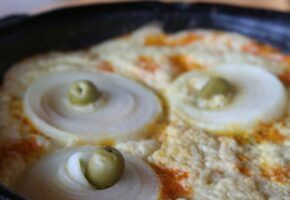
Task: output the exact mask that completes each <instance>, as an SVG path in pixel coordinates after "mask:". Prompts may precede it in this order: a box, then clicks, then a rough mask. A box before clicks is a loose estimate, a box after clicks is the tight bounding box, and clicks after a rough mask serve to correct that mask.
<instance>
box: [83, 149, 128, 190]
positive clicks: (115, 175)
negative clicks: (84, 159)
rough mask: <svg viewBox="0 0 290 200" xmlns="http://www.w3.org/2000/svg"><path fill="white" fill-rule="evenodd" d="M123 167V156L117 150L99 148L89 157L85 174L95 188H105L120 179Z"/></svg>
mask: <svg viewBox="0 0 290 200" xmlns="http://www.w3.org/2000/svg"><path fill="white" fill-rule="evenodd" d="M124 168H125V162H124V158H123V156H122V154H121V153H120V152H119V151H118V150H116V149H114V148H111V147H105V148H99V149H98V150H97V151H96V152H95V153H94V154H93V155H92V157H91V158H90V159H89V161H88V164H87V168H86V173H85V175H86V177H87V179H88V181H89V182H90V183H91V184H92V185H94V186H95V187H96V188H97V189H106V188H108V187H111V186H113V185H114V184H115V183H117V182H118V181H119V180H120V178H121V176H122V174H123V171H124Z"/></svg>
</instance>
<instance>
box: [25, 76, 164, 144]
mask: <svg viewBox="0 0 290 200" xmlns="http://www.w3.org/2000/svg"><path fill="white" fill-rule="evenodd" d="M76 80H89V81H91V82H92V83H93V84H95V85H96V87H97V88H99V90H100V91H101V92H102V93H103V98H101V99H100V100H98V101H96V102H95V103H94V104H90V105H88V106H74V105H71V104H70V103H69V101H68V99H67V92H68V90H69V86H70V84H71V83H72V82H73V81H76ZM24 107H25V112H26V114H27V116H28V117H29V119H30V120H31V121H32V122H33V123H34V125H35V126H36V127H38V129H40V130H41V131H42V132H43V133H44V134H46V135H48V136H49V137H51V138H54V139H56V140H58V141H60V142H62V143H64V144H66V145H71V144H73V143H75V142H77V141H78V140H80V141H84V142H98V141H100V140H102V139H115V140H119V141H120V140H121V141H122V140H126V139H139V138H142V137H143V136H144V134H145V133H146V131H144V130H145V129H146V127H147V126H149V125H150V124H152V123H153V122H154V121H155V120H156V119H157V117H158V116H159V115H160V113H161V110H162V109H161V104H160V101H159V100H158V98H157V97H156V96H155V94H154V93H153V92H151V91H150V90H148V89H146V88H145V87H143V86H142V85H140V84H137V83H136V82H134V81H132V80H129V79H126V78H124V77H121V76H118V75H112V74H104V73H85V72H82V73H80V72H79V73H77V72H70V73H65V74H64V73H58V74H52V75H48V76H44V77H41V78H40V79H39V80H37V81H36V82H34V83H33V84H32V85H31V86H30V87H29V88H28V90H27V91H26V94H25V99H24Z"/></svg>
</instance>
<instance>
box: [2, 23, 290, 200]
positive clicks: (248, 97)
mask: <svg viewBox="0 0 290 200" xmlns="http://www.w3.org/2000/svg"><path fill="white" fill-rule="evenodd" d="M289 69H290V57H289V56H288V55H285V54H283V53H282V52H281V51H279V50H277V49H275V48H273V47H270V46H268V45H265V44H261V43H259V42H257V41H255V40H253V39H250V38H247V37H245V36H242V35H239V34H235V33H229V32H222V31H215V30H186V31H182V32H178V33H174V34H166V33H164V32H163V31H162V29H161V28H160V27H158V26H146V27H143V28H141V29H139V30H136V31H135V32H132V33H130V34H128V35H125V36H121V37H118V38H115V39H111V40H108V41H105V42H103V43H101V44H97V45H96V46H93V47H91V48H89V49H88V50H83V51H77V52H70V53H65V52H64V53H61V52H52V53H48V54H45V55H37V56H34V57H32V58H28V59H26V60H23V61H21V62H19V63H17V64H15V65H14V66H12V67H11V68H10V69H9V70H8V71H7V73H6V75H5V78H4V81H3V86H2V88H1V90H0V93H1V94H0V97H1V98H0V100H1V104H0V107H1V112H0V114H1V119H2V120H1V122H0V123H1V135H0V137H1V140H0V141H1V142H0V180H1V182H2V183H3V184H5V185H6V186H8V187H9V188H11V189H12V190H13V191H15V192H17V193H19V194H21V195H22V196H24V197H26V198H28V199H32V200H35V199H45V200H50V199H96V198H97V199H108V200H113V199H120V200H122V199H125V200H129V199H139V200H148V199H160V200H164V199H178V200H185V199H195V200H196V199H202V200H204V199H220V200H224V199H233V200H235V199H239V200H240V199H245V200H246V199H273V200H274V199H288V198H289V196H290V174H289V170H290V145H289V144H290V138H289V137H290V123H289V116H288V115H289V113H288V112H289V85H290V78H289V77H290V71H289Z"/></svg>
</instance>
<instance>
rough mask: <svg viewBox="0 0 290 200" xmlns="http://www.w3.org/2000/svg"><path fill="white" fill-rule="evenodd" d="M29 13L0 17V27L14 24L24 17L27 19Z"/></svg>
mask: <svg viewBox="0 0 290 200" xmlns="http://www.w3.org/2000/svg"><path fill="white" fill-rule="evenodd" d="M28 17H29V15H26V14H19V15H10V16H7V17H4V18H1V19H0V28H2V27H4V26H9V25H14V24H17V23H19V22H21V21H23V20H24V19H27V18H28Z"/></svg>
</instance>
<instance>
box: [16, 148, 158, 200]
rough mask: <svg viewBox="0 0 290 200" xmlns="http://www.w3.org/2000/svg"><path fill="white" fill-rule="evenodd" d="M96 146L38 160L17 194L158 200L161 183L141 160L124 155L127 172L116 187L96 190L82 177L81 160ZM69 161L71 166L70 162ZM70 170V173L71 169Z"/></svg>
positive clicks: (48, 199) (47, 198)
mask: <svg viewBox="0 0 290 200" xmlns="http://www.w3.org/2000/svg"><path fill="white" fill-rule="evenodd" d="M96 148H97V147H93V146H84V147H78V148H67V149H65V150H62V151H59V152H56V153H53V154H51V155H49V156H47V157H45V158H43V159H41V160H40V161H38V162H37V163H36V164H35V165H34V166H33V167H32V169H31V170H29V172H28V173H27V174H26V175H25V176H24V178H23V179H22V180H21V181H20V183H19V185H18V187H17V188H18V189H17V192H19V193H20V194H22V195H23V196H24V197H26V198H28V199H31V200H39V199H41V200H95V199H98V200H115V199H119V200H131V199H132V200H133V199H134V200H135V199H138V200H156V199H157V198H158V195H159V183H158V179H157V177H156V174H155V172H154V171H153V170H152V169H151V168H150V167H149V166H148V165H147V164H146V163H145V162H143V161H142V160H140V159H138V158H136V157H133V156H131V155H126V154H124V158H125V170H124V173H123V175H122V178H121V179H120V180H119V182H118V183H116V184H115V185H114V186H112V187H110V188H107V189H104V190H96V189H95V188H94V187H93V186H91V185H90V184H89V182H86V180H84V179H85V177H83V178H84V179H83V178H82V177H80V176H79V175H80V174H82V173H81V171H80V170H81V169H80V168H79V165H78V163H79V159H80V158H82V159H85V160H86V159H88V157H89V156H90V155H92V154H93V153H94V152H95V151H96ZM69 162H70V163H69ZM68 168H69V170H68Z"/></svg>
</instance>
